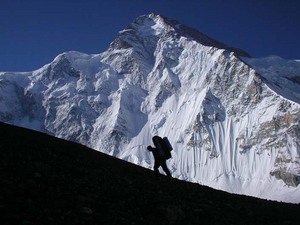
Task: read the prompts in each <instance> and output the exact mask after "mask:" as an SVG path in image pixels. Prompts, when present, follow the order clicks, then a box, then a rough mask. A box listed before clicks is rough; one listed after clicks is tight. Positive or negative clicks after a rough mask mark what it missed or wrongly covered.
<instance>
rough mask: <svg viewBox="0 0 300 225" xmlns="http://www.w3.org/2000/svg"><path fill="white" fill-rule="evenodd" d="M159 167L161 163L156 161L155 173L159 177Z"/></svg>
mask: <svg viewBox="0 0 300 225" xmlns="http://www.w3.org/2000/svg"><path fill="white" fill-rule="evenodd" d="M159 166H160V164H159V162H157V161H155V162H154V172H155V174H156V175H159V170H158V168H159Z"/></svg>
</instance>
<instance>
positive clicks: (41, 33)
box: [0, 0, 300, 71]
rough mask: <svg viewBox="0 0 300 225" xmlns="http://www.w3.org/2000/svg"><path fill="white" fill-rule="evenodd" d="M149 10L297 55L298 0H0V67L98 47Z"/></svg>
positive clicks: (253, 49)
mask: <svg viewBox="0 0 300 225" xmlns="http://www.w3.org/2000/svg"><path fill="white" fill-rule="evenodd" d="M151 12H154V13H157V14H161V15H163V16H166V17H169V18H171V19H175V20H178V21H179V22H181V23H183V24H185V25H188V26H190V27H193V28H196V29H197V30H199V31H201V32H203V33H205V34H206V35H208V36H210V37H212V38H214V39H216V40H218V41H221V42H223V43H226V44H228V45H231V46H234V47H238V48H241V49H243V50H245V51H247V52H248V53H249V54H250V55H252V56H253V57H264V56H268V55H278V56H281V57H283V58H286V59H300V51H299V50H300V43H299V42H300V41H299V40H300V1H298V0H0V71H32V70H35V69H38V68H40V67H42V66H43V65H45V64H47V63H49V62H51V61H52V60H53V59H54V58H55V57H56V56H57V55H58V54H60V53H62V52H65V51H71V50H75V51H80V52H84V53H101V52H103V51H105V50H106V49H107V48H108V46H109V44H110V42H112V41H113V40H114V38H115V37H116V36H117V35H118V32H119V31H120V30H122V29H124V28H125V27H126V26H127V25H128V24H129V23H131V22H132V21H133V20H134V19H135V18H137V17H138V16H140V15H144V14H148V13H151Z"/></svg>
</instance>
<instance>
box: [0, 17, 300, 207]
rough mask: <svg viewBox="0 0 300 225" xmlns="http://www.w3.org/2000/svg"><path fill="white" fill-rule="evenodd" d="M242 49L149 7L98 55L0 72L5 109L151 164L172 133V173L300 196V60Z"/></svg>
mask: <svg viewBox="0 0 300 225" xmlns="http://www.w3.org/2000/svg"><path fill="white" fill-rule="evenodd" d="M245 56H247V54H246V53H245V52H243V51H242V50H239V49H235V48H232V47H228V46H226V45H224V44H222V43H220V42H217V41H215V40H212V39H210V38H209V37H207V36H205V35H204V34H202V33H200V32H197V31H195V30H193V29H190V28H188V27H186V26H183V25H181V24H179V23H178V22H176V21H171V20H168V19H166V18H164V17H161V16H158V15H154V14H150V15H146V16H141V17H139V18H137V19H136V20H135V21H134V22H133V23H131V24H130V25H129V26H128V27H127V28H126V29H124V30H123V31H121V32H120V33H119V35H118V37H117V38H116V40H115V41H114V42H112V43H111V45H110V47H109V49H108V50H107V51H106V52H103V53H101V54H99V55H87V54H83V53H79V52H67V53H63V54H61V55H59V56H58V57H57V58H55V60H54V61H53V62H52V63H50V64H48V65H45V66H44V67H43V68H41V69H39V70H36V71H33V72H32V73H1V74H0V87H1V88H0V97H1V98H0V104H1V110H0V119H1V121H4V122H6V123H11V124H15V125H19V126H24V127H28V128H32V129H36V130H41V131H43V132H47V133H49V134H52V135H54V136H57V137H61V138H64V139H67V140H71V141H76V142H80V143H82V144H84V145H87V146H89V147H92V148H94V149H97V150H99V151H102V152H105V153H108V154H110V155H114V156H116V157H119V158H121V159H124V160H128V161H130V162H134V163H136V164H138V165H142V166H144V167H147V168H150V167H152V164H153V162H152V157H151V155H150V154H149V153H148V152H147V151H146V146H147V145H149V144H151V137H152V136H153V135H160V136H168V138H169V139H170V141H171V142H172V144H173V146H174V151H173V158H172V159H171V160H169V166H170V168H171V170H172V173H173V175H174V176H176V177H178V178H180V179H185V180H189V181H193V182H199V183H201V184H205V185H209V186H211V187H214V188H218V189H222V190H226V191H229V192H234V193H240V194H246V195H252V196H257V197H260V198H267V199H275V200H281V201H287V202H300V197H299V196H300V188H299V185H298V184H299V175H300V169H299V152H300V150H299V143H300V142H299V141H300V135H299V133H300V132H299V127H300V125H299V119H300V106H299V90H300V85H299V74H300V69H299V62H298V61H293V62H292V63H293V70H292V71H293V73H291V72H290V71H291V70H288V69H284V68H290V66H289V63H291V62H286V61H284V60H283V59H280V62H281V63H282V64H281V65H282V66H281V67H280V69H281V70H282V72H280V73H279V72H276V71H277V68H275V67H266V65H267V64H266V63H265V61H264V60H267V61H268V60H269V59H268V58H266V59H250V58H245ZM241 57H242V58H241ZM273 59H274V57H273ZM278 60H279V59H278ZM250 65H251V66H250ZM274 69H275V71H274ZM274 74H275V75H276V76H275V77H274ZM291 84H292V85H291Z"/></svg>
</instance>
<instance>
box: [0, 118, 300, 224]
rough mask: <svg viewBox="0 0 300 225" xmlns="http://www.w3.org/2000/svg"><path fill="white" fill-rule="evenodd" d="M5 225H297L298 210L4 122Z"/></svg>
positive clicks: (0, 206) (0, 215) (0, 133)
mask: <svg viewBox="0 0 300 225" xmlns="http://www.w3.org/2000/svg"><path fill="white" fill-rule="evenodd" d="M0 172H1V173H0V224H3V225H4V224H41V225H47V224H55V225H57V224H80V225H81V224H185V225H187V224H205V225H207V224H243V225H244V224H273V225H274V224H281V225H283V224H298V222H299V215H300V208H299V205H292V204H283V203H278V202H270V201H264V200H259V199H255V198H250V197H245V196H237V195H232V194H228V193H225V192H221V191H216V190H213V189H211V188H207V187H203V186H200V185H197V184H192V183H187V182H184V181H179V180H176V179H172V180H168V179H166V177H161V178H160V179H156V178H155V176H154V174H153V172H152V171H151V170H147V169H144V168H141V167H138V166H135V165H133V164H130V163H127V162H124V161H121V160H118V159H116V158H113V157H110V156H107V155H104V154H102V153H99V152H96V151H94V150H91V149H88V148H86V147H83V146H81V145H78V144H74V143H70V142H66V141H63V140H60V139H56V138H53V137H50V136H47V135H44V134H41V133H37V132H33V131H30V130H26V129H22V128H16V127H13V126H9V125H6V124H2V123H0Z"/></svg>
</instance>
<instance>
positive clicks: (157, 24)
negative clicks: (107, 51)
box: [112, 13, 251, 57]
mask: <svg viewBox="0 0 300 225" xmlns="http://www.w3.org/2000/svg"><path fill="white" fill-rule="evenodd" d="M168 34H169V35H174V36H177V37H186V38H188V39H190V40H194V41H196V42H198V43H200V44H202V45H205V46H211V47H216V48H219V49H226V50H228V51H231V52H234V53H235V54H237V55H238V56H243V57H251V56H250V55H249V54H248V53H247V52H245V51H244V50H241V49H238V48H235V47H231V46H228V45H226V44H224V43H222V42H219V41H217V40H215V39H213V38H211V37H209V36H207V35H205V34H203V33H202V32H200V31H198V30H196V29H194V28H191V27H188V26H186V25H183V24H181V23H180V22H178V21H176V20H173V19H169V18H167V17H164V16H162V15H159V14H155V13H150V14H147V15H142V16H139V17H138V18H136V19H135V20H134V21H133V22H132V23H131V24H129V25H128V26H127V28H126V29H124V30H122V31H120V32H119V36H118V37H117V39H116V40H115V41H114V42H113V44H112V46H113V47H114V48H130V47H132V43H131V42H132V41H133V42H135V41H136V38H132V35H134V36H137V37H138V38H137V39H140V37H149V36H155V37H158V38H159V37H161V36H164V35H168ZM128 36H130V37H128ZM124 37H125V38H124Z"/></svg>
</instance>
